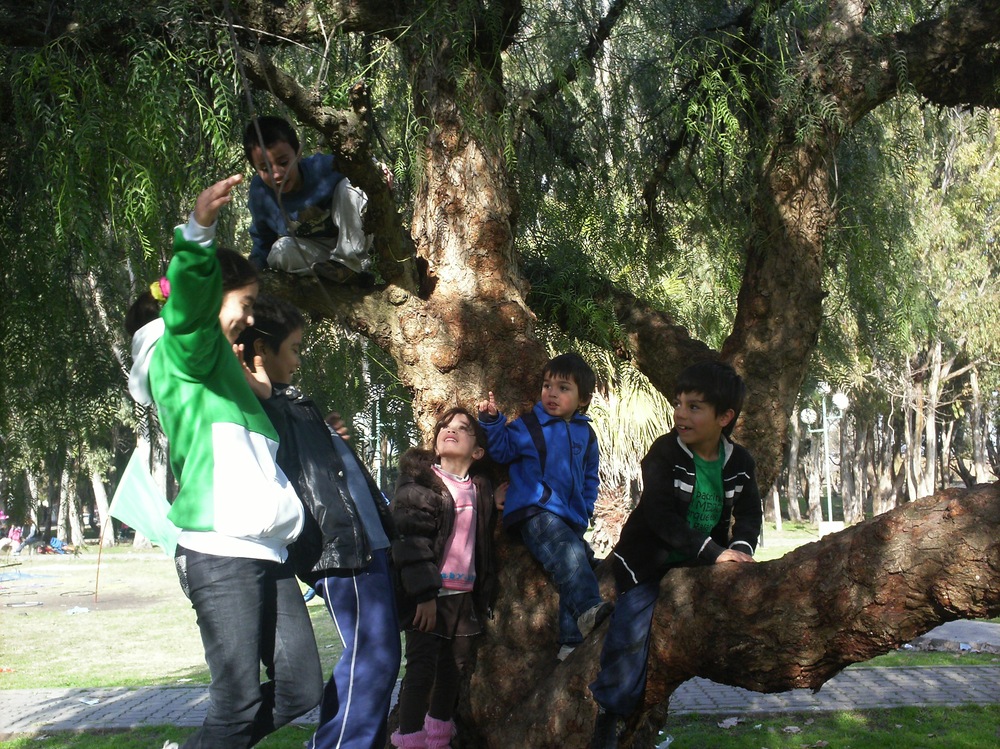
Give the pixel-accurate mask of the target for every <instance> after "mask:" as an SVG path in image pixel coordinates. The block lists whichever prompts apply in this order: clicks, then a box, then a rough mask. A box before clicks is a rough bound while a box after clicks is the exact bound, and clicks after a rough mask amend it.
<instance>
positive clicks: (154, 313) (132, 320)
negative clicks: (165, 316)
mask: <svg viewBox="0 0 1000 749" xmlns="http://www.w3.org/2000/svg"><path fill="white" fill-rule="evenodd" d="M159 316H160V303H159V302H158V301H156V299H154V298H153V294H152V292H151V291H150V290H149V289H146V290H145V291H144V292H142V293H141V294H140V295H139V296H138V298H137V299H136V300H135V301H134V302H132V306H131V307H129V308H128V312H126V313H125V332H126V333H128V335H129V338H131V337H132V336H134V335H135V334H136V331H137V330H139V328H141V327H143V326H144V325H148V324H149V323H151V322H153V320H155V319H156V318H157V317H159Z"/></svg>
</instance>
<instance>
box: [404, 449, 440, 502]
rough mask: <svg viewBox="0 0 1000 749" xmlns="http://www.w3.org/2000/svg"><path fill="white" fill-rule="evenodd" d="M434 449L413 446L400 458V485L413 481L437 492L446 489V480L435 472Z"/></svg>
mask: <svg viewBox="0 0 1000 749" xmlns="http://www.w3.org/2000/svg"><path fill="white" fill-rule="evenodd" d="M435 462H436V461H435V460H434V451H433V450H425V449H424V448H422V447H411V448H410V449H409V450H407V451H406V452H405V453H403V455H402V457H401V458H400V459H399V483H400V485H402V484H404V483H407V482H413V483H416V484H419V485H420V486H425V487H427V488H428V489H431V490H433V491H435V492H441V491H445V485H444V482H443V481H442V480H441V477H440V476H438V475H437V474H436V473H435V472H434V463H435Z"/></svg>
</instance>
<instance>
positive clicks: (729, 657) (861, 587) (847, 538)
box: [460, 483, 1000, 749]
mask: <svg viewBox="0 0 1000 749" xmlns="http://www.w3.org/2000/svg"><path fill="white" fill-rule="evenodd" d="M998 530H1000V483H997V484H991V485H980V486H978V487H975V488H973V489H969V490H963V489H950V490H946V491H942V492H939V493H938V494H936V495H934V496H932V497H927V498H925V499H922V500H919V501H917V502H913V503H910V504H907V505H905V506H903V507H901V508H899V509H897V510H894V511H893V512H890V513H886V514H884V515H880V516H879V517H877V518H874V519H872V520H868V521H866V522H864V523H861V524H859V525H857V526H853V527H851V528H848V529H847V530H845V531H842V532H841V533H837V534H834V535H831V536H826V537H825V538H823V539H822V540H820V541H817V542H814V543H811V544H807V545H805V546H802V547H799V548H798V549H796V550H794V551H792V552H790V553H788V554H786V555H785V556H783V557H782V558H780V559H777V560H774V561H770V562H764V563H760V564H755V565H741V564H727V565H719V566H713V567H697V568H689V569H678V570H674V571H672V572H670V573H669V574H668V575H667V576H666V577H665V578H664V580H663V583H662V585H661V588H660V599H659V603H658V607H657V611H656V614H655V616H654V620H653V629H652V648H651V653H650V661H649V679H648V684H647V693H646V704H645V706H644V709H643V711H642V712H641V714H638V715H635V716H632V719H631V721H630V723H629V725H628V729H627V733H626V736H625V737H624V739H623V743H622V746H623V747H628V746H648V745H650V744H649V740H650V739H651V738H652V736H654V735H655V730H656V729H659V728H661V727H662V726H663V725H664V722H665V720H666V718H667V703H668V700H669V698H670V695H671V694H673V692H674V690H675V689H677V687H678V686H680V685H681V684H682V683H683V682H685V681H687V680H688V679H690V678H691V677H693V676H701V677H704V678H708V679H711V680H713V681H716V682H719V683H722V684H730V685H734V686H740V687H743V688H746V689H750V690H753V691H758V692H781V691H787V690H789V689H794V688H802V687H806V688H811V689H819V688H820V687H822V686H823V684H825V683H826V682H827V681H828V680H829V679H830V678H832V677H833V676H835V675H836V674H837V673H839V672H840V671H841V670H842V669H844V668H845V667H846V666H848V665H850V664H851V663H856V662H859V661H864V660H868V659H870V658H873V657H874V656H876V655H880V654H882V653H886V652H889V651H891V650H894V649H896V648H898V647H900V646H901V645H903V644H905V643H907V642H909V641H910V640H912V639H913V638H915V637H917V636H918V635H921V634H923V633H924V632H927V631H928V630H930V629H932V628H934V627H935V626H937V625H939V624H942V623H944V622H947V621H952V620H954V619H959V618H981V617H988V616H996V615H997V614H1000V533H998ZM501 551H502V555H503V556H504V557H505V561H508V562H509V561H514V562H515V563H514V564H512V565H510V569H518V570H520V572H519V574H520V575H521V577H520V579H519V580H512V579H511V577H510V575H509V574H507V569H508V568H507V567H506V566H505V568H504V574H503V579H502V584H503V585H504V586H509V585H517V586H518V589H519V590H520V591H521V594H520V595H519V596H518V595H504V596H503V598H502V601H501V607H500V609H499V610H498V612H497V618H496V620H495V622H494V623H493V625H492V626H491V627H490V629H489V631H488V633H487V636H486V638H485V641H484V643H483V645H482V646H481V647H480V649H479V653H478V659H477V664H476V673H475V674H474V675H473V677H472V682H471V686H470V691H469V693H468V695H467V696H468V700H467V701H463V705H462V707H461V715H460V718H461V720H462V722H463V723H464V724H465V725H469V727H470V732H469V735H472V736H475V740H476V742H478V743H477V744H476V745H478V746H484V747H501V746H503V747H510V746H523V747H565V748H567V749H572V748H573V747H584V746H586V745H587V743H588V741H589V733H590V728H591V726H592V725H593V719H594V715H595V712H596V705H595V704H594V702H593V700H592V699H591V697H590V694H589V691H588V689H587V685H588V684H589V683H590V681H591V680H593V678H594V676H595V674H596V671H597V659H598V656H599V653H600V644H601V641H602V640H603V636H604V632H605V630H606V625H605V626H604V627H602V628H600V629H599V630H598V631H597V632H596V633H595V634H594V635H592V636H591V637H590V638H589V639H588V641H587V643H585V645H584V646H582V647H581V648H579V649H578V650H577V651H576V652H574V653H573V655H572V656H571V657H570V658H569V659H567V660H566V661H565V662H563V663H562V664H557V663H556V662H555V661H554V655H555V648H556V646H555V643H554V638H553V635H552V632H554V629H555V621H554V617H555V605H554V603H555V593H554V591H553V590H552V587H551V585H550V584H548V583H547V582H546V581H545V579H544V578H543V577H542V576H541V575H537V576H528V577H524V576H523V572H524V569H525V565H524V564H523V560H520V561H521V562H522V563H521V564H518V563H517V561H518V560H517V557H518V556H519V555H520V554H522V553H524V552H523V550H522V549H520V548H519V547H517V546H514V545H505V546H504V547H503V549H502V550H501ZM512 556H513V557H514V558H515V559H514V560H511V559H510V557H512ZM529 567H530V566H529ZM550 651H551V652H550ZM464 727H465V726H464V725H463V728H464ZM644 742H645V743H644ZM464 745H471V744H464Z"/></svg>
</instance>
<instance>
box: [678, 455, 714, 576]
mask: <svg viewBox="0 0 1000 749" xmlns="http://www.w3.org/2000/svg"><path fill="white" fill-rule="evenodd" d="M724 455H725V448H724V446H723V443H722V441H721V440H720V441H719V455H718V457H717V458H716V459H715V460H705V459H704V458H702V457H700V456H699V455H697V454H692V457H693V458H694V493H693V494H692V496H691V505H690V506H689V507H688V512H687V524H688V525H689V526H691V528H693V529H694V530H696V531H701V532H702V533H704V534H705V535H708V534H709V533H711V532H712V529H713V528H714V527H715V524H716V523H718V522H719V518H721V517H722V503H723V498H724V494H723V489H722V461H723V457H724ZM686 559H687V557H685V555H684V554H682V553H681V552H677V551H675V552H674V553H673V554H671V555H670V558H669V561H670V563H671V564H675V563H677V562H683V561H685V560H686Z"/></svg>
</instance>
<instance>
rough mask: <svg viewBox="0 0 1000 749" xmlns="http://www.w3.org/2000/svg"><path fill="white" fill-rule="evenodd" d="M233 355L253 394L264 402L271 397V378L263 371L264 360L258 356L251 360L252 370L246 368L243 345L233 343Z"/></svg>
mask: <svg viewBox="0 0 1000 749" xmlns="http://www.w3.org/2000/svg"><path fill="white" fill-rule="evenodd" d="M233 353H234V354H235V355H236V358H237V359H239V362H240V364H241V365H243V376H244V377H246V380H247V385H249V386H250V389H251V390H253V394H254V395H256V396H257V397H258V398H260V399H261V400H262V401H266V400H267V399H268V398H270V397H271V378H270V377H268V376H267V372H265V371H264V360H263V359H262V358H261V357H260V356H259V355H258V356H255V357H254V358H253V369H250V367H248V366H247V362H246V359H244V358H243V344H242V343H234V344H233Z"/></svg>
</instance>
